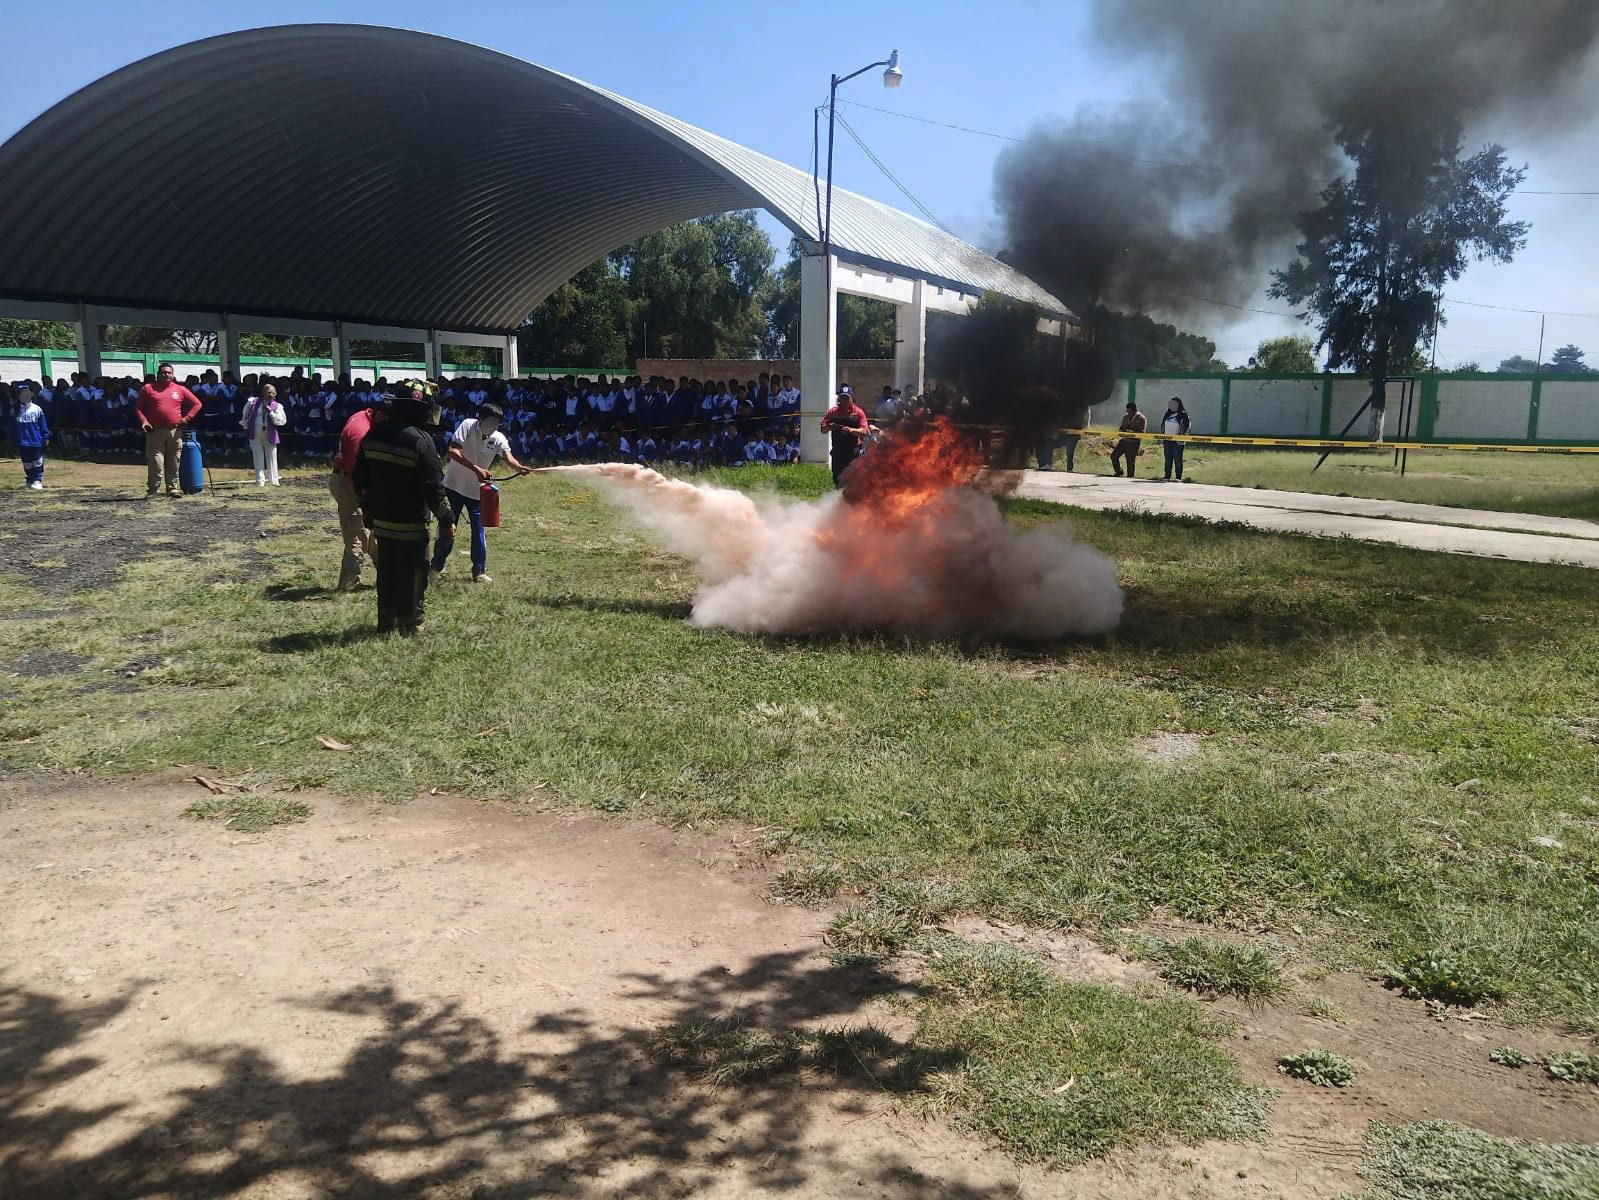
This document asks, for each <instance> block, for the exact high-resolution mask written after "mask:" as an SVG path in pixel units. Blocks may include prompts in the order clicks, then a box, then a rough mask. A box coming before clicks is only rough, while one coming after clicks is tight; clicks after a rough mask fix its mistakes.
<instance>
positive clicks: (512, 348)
mask: <svg viewBox="0 0 1599 1200" xmlns="http://www.w3.org/2000/svg"><path fill="white" fill-rule="evenodd" d="M519 350H520V347H519V346H517V344H516V334H514V333H508V334H506V335H505V348H504V349H502V350H501V351H500V375H501V377H502V378H504V379H515V378H516V377H517V376H518V375H520V374H521V373H522V364H521V362H520V361H519V359H518V352H519Z"/></svg>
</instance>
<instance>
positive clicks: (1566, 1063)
mask: <svg viewBox="0 0 1599 1200" xmlns="http://www.w3.org/2000/svg"><path fill="white" fill-rule="evenodd" d="M1543 1069H1544V1072H1545V1073H1546V1074H1547V1075H1548V1076H1549V1078H1550V1079H1557V1080H1559V1081H1560V1082H1561V1083H1593V1084H1599V1054H1588V1053H1585V1052H1584V1051H1581V1050H1566V1051H1562V1052H1560V1053H1558V1054H1551V1055H1549V1057H1548V1058H1546V1059H1544V1060H1543Z"/></svg>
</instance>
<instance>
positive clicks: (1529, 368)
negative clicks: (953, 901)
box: [1499, 354, 1538, 375]
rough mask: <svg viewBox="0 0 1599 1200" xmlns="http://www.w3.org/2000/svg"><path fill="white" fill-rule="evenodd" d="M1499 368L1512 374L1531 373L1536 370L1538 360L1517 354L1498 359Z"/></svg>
mask: <svg viewBox="0 0 1599 1200" xmlns="http://www.w3.org/2000/svg"><path fill="white" fill-rule="evenodd" d="M1499 369H1500V370H1501V371H1504V372H1507V373H1509V374H1514V375H1533V374H1536V373H1537V371H1538V360H1537V359H1535V358H1527V357H1525V356H1523V355H1520V354H1517V355H1515V356H1513V357H1511V358H1503V359H1500V360H1499Z"/></svg>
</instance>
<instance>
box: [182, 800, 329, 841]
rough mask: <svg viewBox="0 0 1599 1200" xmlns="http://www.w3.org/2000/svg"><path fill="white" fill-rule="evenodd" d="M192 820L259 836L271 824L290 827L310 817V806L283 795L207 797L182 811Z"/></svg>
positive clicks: (270, 826)
mask: <svg viewBox="0 0 1599 1200" xmlns="http://www.w3.org/2000/svg"><path fill="white" fill-rule="evenodd" d="M183 815H184V816H186V817H188V818H190V819H191V820H195V821H221V822H223V824H224V826H225V827H226V828H228V829H232V830H236V831H237V832H239V833H260V832H261V831H262V830H263V829H270V828H272V826H274V825H292V824H294V823H295V822H296V821H303V820H305V819H306V818H307V817H309V816H310V815H311V806H310V805H309V804H306V803H304V802H303V801H300V800H288V799H285V798H284V797H282V796H251V795H242V794H241V795H235V796H209V797H207V798H206V799H204V800H196V801H195V802H194V803H193V804H191V805H189V807H188V808H186V809H184V810H183Z"/></svg>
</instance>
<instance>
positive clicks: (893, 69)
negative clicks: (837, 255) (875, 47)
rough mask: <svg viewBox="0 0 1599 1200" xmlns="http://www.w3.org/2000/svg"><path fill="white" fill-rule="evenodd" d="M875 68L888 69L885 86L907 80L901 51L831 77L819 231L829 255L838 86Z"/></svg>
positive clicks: (831, 237) (823, 247)
mask: <svg viewBox="0 0 1599 1200" xmlns="http://www.w3.org/2000/svg"><path fill="white" fill-rule="evenodd" d="M874 67H886V68H887V70H885V71H884V72H883V86H884V87H886V88H897V87H898V86H899V85H900V81H901V80H903V79H904V78H905V72H904V71H902V70H900V66H899V51H898V50H894V51H891V52H890V53H889V56H888V57H887V58H884V59H879V60H878V61H877V62H874V63H867V64H866V65H865V66H864V67H862V68H861V69H860V70H858V71H851V72H850V73H849V74H848V75H834V76H831V77H830V80H829V83H828V87H827V213H826V216H825V218H824V219H823V221H822V227H821V229H819V230H817V232H818V233H820V234H821V235H822V253H823V254H829V253H831V252H832V248H833V130H834V127H835V125H836V124H837V121H836V118H837V114H838V85H839V84H841V83H848V82H849V81H850V80H851V79H854V78H855V77H856V76H857V75H864V74H866V72H868V71H870V70H871V69H872V68H874Z"/></svg>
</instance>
